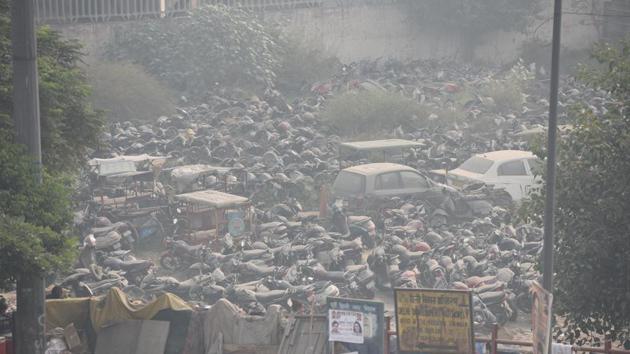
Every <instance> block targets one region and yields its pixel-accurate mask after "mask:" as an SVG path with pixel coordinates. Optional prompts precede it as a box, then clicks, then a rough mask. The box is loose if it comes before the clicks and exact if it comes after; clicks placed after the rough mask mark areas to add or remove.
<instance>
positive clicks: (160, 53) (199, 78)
mask: <svg viewBox="0 0 630 354" xmlns="http://www.w3.org/2000/svg"><path fill="white" fill-rule="evenodd" d="M106 52H107V53H108V57H109V58H114V59H124V60H130V61H132V62H134V63H138V64H141V65H143V66H144V67H145V68H146V69H147V70H148V71H149V72H150V73H151V74H153V75H155V76H157V77H159V78H160V79H162V80H164V81H165V82H166V83H168V85H169V86H171V87H173V88H174V89H177V90H180V91H183V92H185V93H186V94H187V95H189V96H190V97H192V98H196V97H203V96H204V95H205V94H206V93H208V92H213V91H215V90H217V89H222V88H230V87H243V86H252V85H253V84H256V85H258V86H261V87H264V86H266V85H268V84H269V83H270V82H272V81H273V80H274V78H275V74H274V72H275V70H276V68H277V67H278V65H279V55H280V54H279V46H278V34H277V32H276V31H275V30H274V29H273V28H271V27H266V26H264V25H263V24H262V23H261V22H260V21H259V20H258V19H257V18H256V17H255V16H254V15H253V14H250V13H248V12H245V11H243V10H241V9H238V8H235V7H228V6H224V5H217V6H204V7H201V8H199V9H196V10H194V11H193V12H191V13H190V15H189V16H183V17H176V18H172V19H157V20H152V21H143V22H141V23H137V24H133V25H130V26H127V27H121V28H119V29H118V30H117V31H116V33H115V36H114V40H113V41H112V42H111V43H109V45H108V46H107V51H106Z"/></svg>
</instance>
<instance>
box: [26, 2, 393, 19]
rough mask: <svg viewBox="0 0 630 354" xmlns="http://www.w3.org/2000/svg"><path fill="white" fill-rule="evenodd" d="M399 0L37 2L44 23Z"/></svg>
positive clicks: (373, 3)
mask: <svg viewBox="0 0 630 354" xmlns="http://www.w3.org/2000/svg"><path fill="white" fill-rule="evenodd" d="M396 1H398V0H35V3H36V6H35V18H36V19H37V21H38V22H40V23H75V22H109V21H131V20H140V19H144V18H159V17H168V16H178V15H182V14H185V13H186V12H188V11H190V10H192V9H195V8H196V7H198V6H201V5H205V4H210V5H218V4H222V5H227V6H233V7H239V8H245V9H249V10H253V11H274V10H292V9H298V8H311V7H345V6H356V5H376V4H391V3H395V2H396Z"/></svg>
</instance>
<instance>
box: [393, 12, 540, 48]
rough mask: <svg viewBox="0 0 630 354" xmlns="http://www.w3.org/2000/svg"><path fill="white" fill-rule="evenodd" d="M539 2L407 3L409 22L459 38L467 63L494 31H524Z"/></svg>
mask: <svg viewBox="0 0 630 354" xmlns="http://www.w3.org/2000/svg"><path fill="white" fill-rule="evenodd" d="M540 4H541V2H540V1H539V0H423V1H417V0H405V1H403V2H402V6H404V10H405V13H407V14H408V16H409V20H410V22H412V23H413V24H414V25H416V26H418V27H419V28H420V29H422V30H430V31H436V32H446V33H454V34H458V35H460V36H461V37H462V38H463V44H464V45H466V46H465V47H464V48H463V49H464V54H463V56H464V59H472V55H473V51H474V49H475V46H477V45H479V44H480V43H482V39H483V36H484V35H485V34H487V33H488V32H492V31H523V30H525V29H526V28H527V25H528V24H529V21H530V20H531V18H532V16H533V15H535V14H537V13H538V12H539V11H540V10H541V7H540Z"/></svg>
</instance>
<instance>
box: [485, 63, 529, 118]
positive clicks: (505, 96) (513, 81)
mask: <svg viewBox="0 0 630 354" xmlns="http://www.w3.org/2000/svg"><path fill="white" fill-rule="evenodd" d="M534 76H535V73H534V72H532V71H530V70H529V69H528V68H527V67H525V66H524V65H523V63H522V62H521V61H519V62H518V63H517V64H516V65H514V66H513V67H512V68H511V69H510V71H509V72H508V73H507V74H505V75H504V76H503V77H502V78H491V79H489V80H488V81H486V82H484V83H483V85H482V86H481V88H480V90H479V93H480V94H481V95H482V96H484V97H489V98H491V99H492V104H494V105H495V106H496V109H497V112H503V113H508V112H520V110H521V109H522V107H523V103H524V99H525V92H526V90H527V88H528V85H529V83H531V81H532V80H533V79H534Z"/></svg>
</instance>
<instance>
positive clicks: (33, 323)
mask: <svg viewBox="0 0 630 354" xmlns="http://www.w3.org/2000/svg"><path fill="white" fill-rule="evenodd" d="M34 2H35V0H13V2H12V3H11V42H12V48H13V112H12V114H13V122H14V124H15V130H16V141H17V143H19V144H24V145H25V146H26V148H27V152H28V153H29V155H31V158H33V160H34V162H35V166H34V168H33V178H35V179H37V180H38V181H39V182H40V183H41V178H42V177H41V163H42V162H41V161H42V152H41V141H40V130H39V83H38V78H37V39H36V37H35V19H34V15H35V3H34ZM44 306H45V303H44V279H43V277H42V276H41V275H40V274H26V273H23V274H19V275H18V278H17V313H16V319H15V327H16V328H15V331H16V333H15V345H16V352H17V353H18V354H43V353H44V351H45V350H46V338H45V333H44V324H45V309H44Z"/></svg>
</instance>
